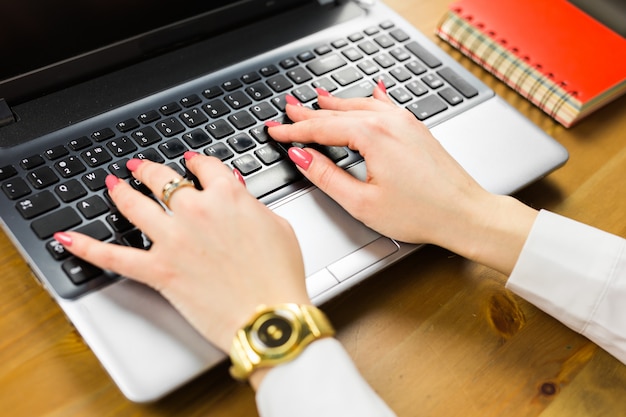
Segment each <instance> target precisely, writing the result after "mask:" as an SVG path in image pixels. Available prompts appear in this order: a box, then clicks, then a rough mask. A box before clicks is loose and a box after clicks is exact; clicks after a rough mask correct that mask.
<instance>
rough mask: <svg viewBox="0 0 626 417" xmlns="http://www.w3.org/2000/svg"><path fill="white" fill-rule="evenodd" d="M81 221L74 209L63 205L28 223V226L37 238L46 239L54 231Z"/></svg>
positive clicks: (76, 224)
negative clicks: (59, 208)
mask: <svg viewBox="0 0 626 417" xmlns="http://www.w3.org/2000/svg"><path fill="white" fill-rule="evenodd" d="M81 223H82V220H81V218H80V216H79V215H78V213H76V210H74V209H73V208H71V207H65V208H62V209H61V210H57V211H55V212H52V213H50V214H46V215H45V216H42V217H40V218H38V219H37V220H35V221H33V222H32V223H31V224H30V227H31V228H32V229H33V231H34V232H35V234H36V235H37V236H38V237H39V239H47V238H49V237H50V236H52V235H53V234H54V233H56V232H59V231H62V230H67V229H70V228H72V227H74V226H78V225H79V224H81Z"/></svg>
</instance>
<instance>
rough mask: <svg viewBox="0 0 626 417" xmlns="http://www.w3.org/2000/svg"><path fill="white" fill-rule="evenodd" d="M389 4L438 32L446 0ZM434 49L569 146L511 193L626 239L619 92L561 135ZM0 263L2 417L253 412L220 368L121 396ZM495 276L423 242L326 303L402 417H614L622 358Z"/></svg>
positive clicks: (29, 281) (5, 248) (10, 251)
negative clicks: (143, 393)
mask: <svg viewBox="0 0 626 417" xmlns="http://www.w3.org/2000/svg"><path fill="white" fill-rule="evenodd" d="M387 3H388V4H389V5H390V6H392V7H393V8H395V9H396V10H397V11H398V12H400V13H401V14H402V15H403V16H405V17H406V18H407V19H408V20H409V21H411V22H412V23H413V24H414V25H415V26H417V27H418V28H420V29H421V30H422V31H423V32H425V33H426V34H428V35H430V36H431V38H433V39H435V36H434V35H433V31H434V28H435V26H436V24H437V22H438V20H439V19H440V18H441V17H442V16H443V14H444V11H445V10H446V5H447V3H448V0H419V1H418V0H412V1H407V0H388V1H387ZM438 43H439V44H440V45H442V46H443V48H444V49H445V50H447V51H448V52H450V53H451V54H452V55H453V56H455V57H456V58H457V59H459V60H460V61H461V62H462V63H463V64H464V65H465V66H466V67H468V68H470V69H471V71H472V72H473V73H474V74H476V75H477V76H478V77H480V78H481V79H483V80H484V81H485V82H486V83H487V84H489V85H490V86H491V87H492V88H494V89H495V90H496V92H497V93H499V94H500V95H502V96H503V97H504V98H505V99H506V100H508V101H509V102H510V103H512V104H513V105H514V106H515V107H517V108H518V109H520V110H521V111H522V112H523V113H524V114H525V115H526V116H528V117H529V118H530V119H531V120H532V121H533V122H535V123H536V124H537V125H539V126H540V127H541V128H542V129H544V130H545V131H547V132H548V133H549V134H550V135H552V136H553V137H554V138H556V140H558V141H559V142H561V143H562V144H563V145H565V146H566V147H567V148H568V149H569V151H570V153H571V158H570V161H569V162H568V163H567V165H566V166H565V167H563V168H562V169H560V170H558V171H557V172H555V173H553V174H551V175H550V176H548V177H547V178H546V179H544V180H542V181H540V182H538V183H536V184H534V185H532V186H530V187H529V188H527V189H525V190H524V191H522V192H521V193H519V195H518V197H519V198H520V199H522V200H523V201H525V202H527V203H528V204H531V205H533V206H535V207H545V208H548V209H550V210H552V211H555V212H558V213H562V214H564V215H567V216H570V217H573V218H576V219H578V220H581V221H583V222H587V223H590V224H593V225H595V226H597V227H600V228H602V229H605V230H607V231H609V232H612V233H615V234H618V235H622V236H626V221H625V216H624V213H625V212H626V134H624V132H626V97H624V98H622V99H621V100H619V101H617V102H614V103H613V104H611V105H610V106H609V107H607V108H605V109H603V110H602V111H600V112H599V113H598V114H596V115H594V116H592V117H591V118H589V119H588V120H586V121H584V122H583V123H581V124H580V125H579V126H577V127H575V128H572V129H569V130H567V129H565V128H563V127H561V126H560V125H558V124H557V123H555V122H553V121H552V120H551V119H549V118H548V117H547V116H545V115H544V114H543V113H542V112H541V111H539V110H537V109H536V108H534V107H533V106H531V105H530V104H529V103H528V102H527V101H526V100H524V99H522V98H521V97H519V96H518V95H517V94H515V93H514V92H512V91H511V90H510V89H508V88H507V87H505V86H504V85H503V84H502V83H500V82H499V81H497V80H495V79H494V78H492V77H491V76H490V75H488V74H487V73H485V72H484V71H483V70H481V69H480V68H478V67H477V66H476V65H474V64H473V63H471V62H470V61H469V60H467V59H465V58H463V57H462V56H461V55H460V54H459V53H457V52H456V51H454V50H452V49H451V48H450V47H448V46H447V45H445V44H443V43H442V42H439V41H438ZM0 265H2V272H3V273H2V279H1V280H0V335H1V339H0V363H1V365H0V413H7V414H8V415H11V416H14V417H17V416H28V417H33V416H49V417H53V416H55V417H56V416H59V417H60V416H63V417H70V416H81V417H83V416H99V417H100V416H177V417H182V416H200V415H210V416H229V417H232V416H254V415H256V408H255V404H254V397H253V393H252V391H251V390H250V389H249V388H248V387H247V386H245V385H241V384H238V383H236V382H233V381H232V380H231V379H230V378H229V377H228V376H227V372H226V368H225V367H222V368H220V369H217V370H215V371H213V372H210V373H208V374H207V375H204V376H202V377H200V378H199V379H198V380H196V381H193V382H191V383H190V384H188V385H187V386H185V387H184V388H182V389H181V390H179V391H177V392H176V393H174V394H172V395H171V396H169V397H167V398H165V399H164V400H162V401H160V402H158V403H155V404H149V405H139V404H133V403H131V402H129V401H127V400H126V399H125V398H124V397H123V396H122V395H121V394H120V393H119V391H118V390H117V388H116V387H115V386H114V385H113V383H112V382H111V380H110V379H109V377H108V376H107V374H106V373H105V372H104V371H103V370H102V369H101V367H100V365H99V363H98V361H97V360H96V359H95V357H94V356H93V354H92V353H91V351H90V350H89V349H88V348H86V347H85V345H84V344H83V343H82V341H81V339H80V337H79V336H78V335H77V333H76V332H75V331H74V330H73V328H72V326H71V325H69V324H68V323H67V322H66V321H65V319H64V316H63V314H62V313H61V311H60V310H59V309H58V307H57V306H56V305H55V304H54V303H53V302H52V301H51V300H50V299H49V297H48V295H47V294H46V293H45V292H44V291H43V290H42V289H40V287H39V286H38V285H37V284H36V283H35V280H34V279H33V278H32V277H31V274H30V272H29V269H28V267H27V266H26V265H25V264H24V262H23V261H22V259H21V258H20V256H19V255H18V253H17V252H16V251H15V249H14V248H13V246H12V245H11V243H10V242H9V241H8V240H7V238H6V237H5V236H4V234H0ZM504 281H505V277H504V276H502V275H499V274H498V273H495V272H494V271H492V270H489V269H488V268H484V267H481V266H479V265H476V264H473V263H471V262H468V261H466V260H464V259H462V258H460V257H458V256H454V255H453V254H450V253H448V252H446V251H444V250H441V249H439V248H434V247H428V248H425V249H424V250H422V251H420V252H418V253H416V254H414V256H411V257H409V258H408V259H406V260H404V261H403V262H401V263H399V264H397V265H395V266H393V267H391V268H390V269H388V270H386V271H384V272H382V273H380V274H378V276H376V277H374V278H373V279H371V280H369V281H367V282H366V283H364V284H363V285H361V286H359V287H358V288H356V289H354V290H353V291H351V292H349V293H348V294H346V295H344V296H341V297H340V298H339V299H336V300H334V301H332V302H331V303H329V304H328V305H327V306H325V309H326V311H327V312H328V313H329V315H330V317H331V319H332V321H333V322H334V323H335V325H336V327H337V328H338V330H339V334H338V337H339V339H340V340H341V341H342V342H343V343H344V345H345V346H346V348H347V349H348V351H349V352H350V354H351V355H352V357H353V358H354V360H355V362H356V364H357V365H358V367H359V368H360V369H361V371H362V373H363V375H364V376H365V378H366V379H367V380H368V381H369V382H370V383H371V385H372V386H373V387H374V389H375V390H376V391H378V392H379V393H380V395H381V396H382V397H383V398H384V399H385V400H386V401H387V402H388V403H389V404H390V405H391V407H392V408H393V409H395V410H396V412H397V413H398V414H399V415H401V416H417V415H419V416H442V417H443V416H445V417H448V416H480V417H484V416H507V417H512V416H542V417H548V416H568V417H572V416H607V415H610V416H617V415H625V414H626V395H624V394H625V392H626V389H625V387H626V366H624V365H622V364H621V363H620V362H618V361H617V360H616V359H614V358H612V357H611V356H610V355H608V354H607V353H605V352H604V351H603V350H602V349H600V348H598V347H596V346H595V345H594V344H592V343H591V342H589V341H588V340H586V339H585V338H584V337H582V336H580V335H578V334H576V333H574V332H572V331H570V330H568V329H567V328H565V327H564V326H563V325H561V324H560V323H558V322H557V321H556V320H554V319H552V318H551V317H549V316H547V315H545V314H543V313H542V312H540V311H538V310H537V309H536V308H534V307H533V306H532V305H529V304H528V303H526V302H524V301H523V300H520V299H519V298H517V297H512V296H510V295H509V294H507V293H506V292H505V291H504V290H503V283H504ZM625 302H626V300H625ZM303 377H304V376H303Z"/></svg>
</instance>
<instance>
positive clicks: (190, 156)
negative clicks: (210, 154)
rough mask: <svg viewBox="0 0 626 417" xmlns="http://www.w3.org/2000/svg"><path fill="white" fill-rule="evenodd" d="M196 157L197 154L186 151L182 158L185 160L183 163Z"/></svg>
mask: <svg viewBox="0 0 626 417" xmlns="http://www.w3.org/2000/svg"><path fill="white" fill-rule="evenodd" d="M198 155H200V154H199V153H198V152H194V151H187V152H185V153H184V154H183V157H184V158H185V161H189V160H190V159H191V158H194V157H196V156H198Z"/></svg>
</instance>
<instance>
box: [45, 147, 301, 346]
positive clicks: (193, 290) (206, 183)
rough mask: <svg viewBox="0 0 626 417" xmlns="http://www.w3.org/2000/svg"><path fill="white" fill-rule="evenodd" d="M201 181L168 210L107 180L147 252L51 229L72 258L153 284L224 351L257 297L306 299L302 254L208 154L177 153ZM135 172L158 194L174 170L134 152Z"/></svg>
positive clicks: (276, 220) (279, 223)
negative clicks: (147, 240) (142, 236)
mask: <svg viewBox="0 0 626 417" xmlns="http://www.w3.org/2000/svg"><path fill="white" fill-rule="evenodd" d="M185 158H186V159H187V167H188V169H189V170H190V171H191V172H192V173H193V174H194V175H196V177H197V178H198V179H199V181H200V184H201V185H202V187H203V190H202V191H198V190H197V189H195V188H193V187H185V188H179V189H178V190H177V191H176V192H175V194H173V195H172V196H171V200H170V202H169V206H170V208H171V213H168V212H166V211H165V210H164V209H163V208H162V206H161V205H160V204H158V203H157V202H155V201H154V200H153V199H151V198H149V197H147V196H145V195H143V194H142V193H140V192H138V191H136V190H134V189H133V188H132V187H131V186H130V185H129V184H128V183H126V182H125V181H121V180H118V179H117V178H116V177H114V176H109V177H108V178H107V187H108V188H109V193H110V195H111V198H112V199H113V201H114V203H115V204H116V206H117V208H118V209H119V211H120V212H121V213H122V214H123V215H124V216H125V217H126V218H127V219H129V220H130V221H131V222H132V223H134V224H135V225H136V226H137V227H138V228H140V229H141V230H142V231H143V232H144V233H145V234H146V235H147V236H148V237H149V238H150V240H151V241H152V246H151V248H150V249H149V250H147V251H146V250H141V249H135V248H129V247H124V246H121V245H113V244H107V243H103V242H100V241H97V240H95V239H92V238H90V237H87V236H85V235H81V234H78V233H74V232H64V233H60V234H57V235H55V238H56V239H57V240H59V241H60V242H61V243H63V244H64V245H65V246H66V247H67V249H68V250H69V251H70V252H72V253H73V254H75V255H76V256H78V257H81V258H83V259H86V260H87V261H89V262H91V263H93V264H95V265H97V266H99V267H101V268H104V269H108V270H112V271H115V272H117V273H118V274H120V275H123V276H126V277H129V278H132V279H136V280H137V281H140V282H143V283H145V284H147V285H149V286H151V287H153V288H155V289H156V290H158V291H160V292H161V294H163V296H165V298H167V299H168V300H169V301H170V302H171V303H172V304H173V305H174V307H175V308H176V309H178V310H179V311H180V312H181V314H182V315H183V316H184V317H185V318H186V319H187V320H188V321H189V322H190V323H191V324H192V325H193V326H194V327H195V328H196V329H197V330H198V331H199V332H200V333H201V334H202V335H204V336H205V337H206V338H207V339H208V340H209V341H211V342H212V343H213V344H215V345H216V346H217V347H218V348H220V349H221V350H223V351H225V352H228V351H229V349H230V345H231V342H232V340H233V337H234V335H235V332H236V330H237V329H238V328H239V327H241V326H242V325H243V324H244V323H245V322H246V321H247V320H248V319H249V317H250V316H251V315H252V313H253V312H254V311H255V309H256V308H257V306H259V305H260V304H269V305H272V304H277V303H284V302H295V303H300V304H305V303H310V300H309V298H308V295H307V292H306V287H305V279H304V266H303V262H302V256H301V254H300V249H299V246H298V242H297V240H296V237H295V235H294V233H293V230H292V229H291V227H290V225H289V224H288V223H287V222H286V221H285V220H284V219H282V218H280V217H278V216H277V215H275V214H274V213H272V212H271V211H270V210H268V209H267V207H265V206H264V205H263V204H261V203H260V202H258V201H257V200H256V199H255V198H253V197H252V196H251V195H250V194H249V193H248V192H247V191H246V189H245V187H244V186H242V185H241V183H240V182H239V181H238V180H237V179H236V178H235V176H233V172H231V171H230V169H228V168H227V167H226V166H225V165H224V164H223V163H222V162H220V161H219V160H218V159H216V158H212V157H206V156H202V155H199V154H196V153H193V152H187V153H186V154H185ZM128 167H129V169H130V170H131V171H132V172H133V175H134V177H135V178H137V179H138V180H140V181H141V182H142V183H144V184H145V185H146V186H148V187H149V188H150V190H152V192H153V193H154V195H155V196H156V197H157V198H159V199H160V198H161V197H162V188H163V186H164V185H165V184H166V183H168V181H170V180H172V179H173V178H180V176H179V175H178V174H177V173H176V172H175V171H173V170H172V169H170V168H169V167H167V166H165V165H162V164H158V163H154V162H150V161H147V160H146V161H139V160H137V159H133V160H131V161H129V163H128Z"/></svg>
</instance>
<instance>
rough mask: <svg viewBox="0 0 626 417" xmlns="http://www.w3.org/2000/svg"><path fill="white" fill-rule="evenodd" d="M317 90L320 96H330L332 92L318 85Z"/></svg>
mask: <svg viewBox="0 0 626 417" xmlns="http://www.w3.org/2000/svg"><path fill="white" fill-rule="evenodd" d="M315 91H316V92H317V95H318V96H324V97H330V93H329V92H328V91H326V90H324V89H323V88H319V87H316V88H315Z"/></svg>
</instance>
